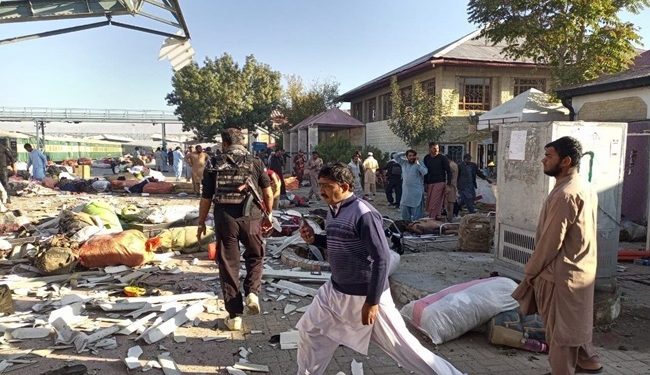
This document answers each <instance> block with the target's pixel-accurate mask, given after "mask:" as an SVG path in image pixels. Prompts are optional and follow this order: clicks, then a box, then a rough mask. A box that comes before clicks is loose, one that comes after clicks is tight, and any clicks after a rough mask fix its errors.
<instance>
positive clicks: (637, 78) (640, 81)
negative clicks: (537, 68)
mask: <svg viewBox="0 0 650 375" xmlns="http://www.w3.org/2000/svg"><path fill="white" fill-rule="evenodd" d="M648 86H650V50H649V51H645V52H643V53H641V54H639V55H638V56H637V57H636V59H635V60H634V64H633V65H632V67H631V68H630V69H628V70H626V71H624V72H620V73H616V74H609V75H605V76H602V77H600V78H597V79H595V80H593V81H589V82H586V83H582V84H579V85H575V86H569V87H564V88H560V89H558V90H556V93H557V95H558V96H559V97H560V98H571V97H574V96H580V95H587V94H596V93H600V92H608V91H616V90H625V89H633V88H637V87H648Z"/></svg>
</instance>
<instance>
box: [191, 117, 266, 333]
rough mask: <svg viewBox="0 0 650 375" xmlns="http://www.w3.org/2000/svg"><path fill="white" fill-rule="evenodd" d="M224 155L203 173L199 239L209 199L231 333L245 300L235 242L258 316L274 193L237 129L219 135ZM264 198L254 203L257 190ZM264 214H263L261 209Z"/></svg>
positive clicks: (248, 303)
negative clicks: (264, 238) (265, 237)
mask: <svg viewBox="0 0 650 375" xmlns="http://www.w3.org/2000/svg"><path fill="white" fill-rule="evenodd" d="M221 142H222V145H223V154H219V155H216V156H215V157H214V158H213V159H212V162H211V164H212V165H213V168H212V169H209V170H206V171H205V173H204V174H203V193H202V195H201V203H200V204H199V228H198V233H197V235H198V237H199V238H200V237H201V235H203V234H205V220H206V218H207V216H208V213H209V212H210V206H211V205H212V202H213V201H214V224H215V228H214V231H215V233H216V234H217V238H219V239H220V240H221V243H222V245H223V247H222V249H221V251H219V253H218V256H217V263H218V264H219V278H220V280H221V290H222V292H223V299H224V304H225V307H226V311H228V317H227V318H226V319H225V320H224V323H225V325H226V327H228V329H229V330H231V331H241V329H242V318H241V315H242V314H243V312H244V300H243V298H242V294H241V292H240V291H239V265H240V261H239V259H240V253H239V242H240V241H241V243H242V244H243V245H244V247H245V248H246V250H244V253H243V257H244V264H245V265H246V277H245V278H244V294H245V295H246V307H247V309H248V313H249V314H251V315H254V314H259V312H260V304H259V298H258V294H259V292H260V289H261V287H262V270H263V267H262V266H263V263H264V245H263V243H262V230H267V229H270V228H271V216H270V215H271V212H272V209H273V208H272V206H273V192H272V191H271V181H270V180H269V176H268V175H267V174H266V172H264V164H263V163H262V161H261V160H260V159H258V158H256V157H254V156H253V155H251V154H250V153H249V152H248V150H247V149H246V147H244V145H243V144H244V137H243V136H242V133H241V130H240V129H235V128H228V129H225V130H224V131H223V132H222V133H221ZM253 189H254V190H255V191H257V193H258V196H260V195H261V197H262V199H263V202H259V201H257V199H256V198H255V196H256V194H254V193H253ZM265 212H266V213H265Z"/></svg>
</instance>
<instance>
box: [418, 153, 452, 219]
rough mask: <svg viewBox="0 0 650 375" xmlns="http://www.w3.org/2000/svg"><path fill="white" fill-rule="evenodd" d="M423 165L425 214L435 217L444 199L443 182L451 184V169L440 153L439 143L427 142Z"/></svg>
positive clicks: (445, 158)
mask: <svg viewBox="0 0 650 375" xmlns="http://www.w3.org/2000/svg"><path fill="white" fill-rule="evenodd" d="M423 161H424V166H425V167H427V170H428V173H427V178H426V181H425V182H426V184H427V202H426V203H427V208H426V209H427V215H429V217H430V218H432V219H436V218H437V217H438V216H440V214H441V213H442V206H443V202H444V201H445V183H446V184H447V185H449V184H451V171H450V170H449V160H448V159H447V157H446V156H445V155H443V154H441V153H440V145H439V144H437V143H435V142H431V143H429V154H428V155H427V156H425V157H424V160H423Z"/></svg>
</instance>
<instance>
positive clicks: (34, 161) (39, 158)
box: [24, 143, 47, 181]
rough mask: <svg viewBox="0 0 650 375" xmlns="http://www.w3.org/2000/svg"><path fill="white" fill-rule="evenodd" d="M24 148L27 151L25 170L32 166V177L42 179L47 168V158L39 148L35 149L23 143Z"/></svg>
mask: <svg viewBox="0 0 650 375" xmlns="http://www.w3.org/2000/svg"><path fill="white" fill-rule="evenodd" d="M24 147H25V150H26V151H27V152H28V154H29V155H28V161H27V170H29V167H32V178H33V179H34V180H38V181H43V179H44V178H45V170H46V168H47V158H46V157H45V154H43V152H42V151H41V150H35V149H34V148H33V147H32V145H30V144H29V143H25V146H24Z"/></svg>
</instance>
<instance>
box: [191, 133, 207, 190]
mask: <svg viewBox="0 0 650 375" xmlns="http://www.w3.org/2000/svg"><path fill="white" fill-rule="evenodd" d="M207 160H208V155H207V154H206V153H205V152H203V147H202V146H201V145H196V147H195V148H194V152H193V153H191V154H189V155H188V157H187V164H188V165H189V167H190V168H191V169H192V190H193V191H194V194H196V195H197V196H198V195H199V194H201V181H202V180H203V170H204V169H205V164H206V163H207Z"/></svg>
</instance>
